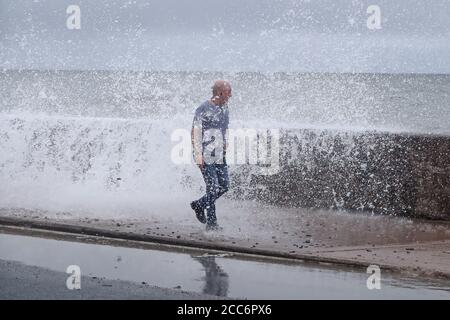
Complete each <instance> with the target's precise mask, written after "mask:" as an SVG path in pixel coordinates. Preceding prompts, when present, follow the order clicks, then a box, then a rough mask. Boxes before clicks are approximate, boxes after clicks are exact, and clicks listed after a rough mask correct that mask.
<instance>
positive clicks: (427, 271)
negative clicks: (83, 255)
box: [0, 217, 450, 279]
mask: <svg viewBox="0 0 450 320" xmlns="http://www.w3.org/2000/svg"><path fill="white" fill-rule="evenodd" d="M0 225H4V226H13V227H23V228H31V229H37V230H46V231H55V232H64V233H71V234H83V235H92V236H99V237H107V238H112V239H122V240H131V241H141V242H146V243H157V244H162V245H173V246H181V247H188V248H199V249H206V250H212V251H224V252H232V253H236V254H244V255H253V256H259V257H266V258H269V259H273V258H282V259H292V260H299V261H305V262H317V263H331V264H336V265H342V266H349V267H357V268H364V270H365V269H366V268H367V267H368V266H369V265H370V264H376V265H378V266H379V267H380V268H382V270H384V271H391V272H398V273H403V274H406V275H409V276H422V277H429V278H430V277H433V278H436V277H437V278H442V279H450V268H448V269H447V268H445V267H443V268H438V269H434V268H433V263H430V265H429V266H428V267H424V266H421V267H415V266H414V265H413V264H410V263H409V262H408V261H406V262H404V263H402V262H399V261H397V260H398V259H396V258H395V257H393V256H392V255H389V254H388V253H387V251H392V250H393V249H397V250H401V249H405V248H407V250H414V248H416V249H417V250H418V252H419V251H422V252H426V253H427V254H428V255H429V254H431V255H433V256H437V255H438V254H439V253H441V252H442V247H444V248H448V246H449V245H450V240H444V241H439V242H432V243H425V244H424V243H422V244H418V243H416V244H407V245H405V244H403V245H389V246H377V247H370V250H369V249H368V248H366V247H363V246H357V247H340V248H339V247H337V248H335V249H333V250H327V251H317V252H313V253H311V252H309V253H307V254H299V253H287V252H283V251H277V250H270V249H258V248H249V247H245V246H241V245H239V244H235V245H232V244H228V243H225V242H223V241H219V242H214V243H207V242H201V241H198V240H194V239H192V240H190V239H171V238H168V237H157V236H151V235H144V234H139V233H133V232H121V231H113V230H109V229H106V228H97V227H87V226H80V225H75V224H70V223H61V222H50V221H48V222H43V221H31V220H27V219H21V218H14V217H0ZM411 248H412V249H411ZM372 250H377V251H379V252H383V251H384V252H385V258H384V259H382V260H380V259H379V257H378V258H377V259H376V261H374V260H373V257H369V256H367V257H364V253H365V252H366V251H372ZM394 252H395V251H394ZM407 253H408V252H407ZM402 260H403V259H402Z"/></svg>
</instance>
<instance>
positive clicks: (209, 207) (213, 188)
mask: <svg viewBox="0 0 450 320" xmlns="http://www.w3.org/2000/svg"><path fill="white" fill-rule="evenodd" d="M217 171H218V170H217V166H216V165H214V164H207V165H205V166H204V167H203V169H202V175H203V179H204V180H205V184H206V194H205V195H204V196H203V197H201V198H200V199H199V200H198V202H199V204H200V205H201V206H202V207H203V208H205V209H206V214H207V219H206V223H207V224H209V225H214V224H216V223H217V218H216V206H215V204H214V202H215V201H216V199H217V195H218V193H219V190H220V186H219V178H218V174H217Z"/></svg>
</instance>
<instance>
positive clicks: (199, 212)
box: [191, 201, 206, 223]
mask: <svg viewBox="0 0 450 320" xmlns="http://www.w3.org/2000/svg"><path fill="white" fill-rule="evenodd" d="M191 208H192V210H194V211H195V216H196V217H197V219H198V221H200V222H201V223H206V216H205V210H204V209H203V208H202V207H201V206H200V205H199V203H198V201H192V202H191Z"/></svg>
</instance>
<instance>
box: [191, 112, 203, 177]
mask: <svg viewBox="0 0 450 320" xmlns="http://www.w3.org/2000/svg"><path fill="white" fill-rule="evenodd" d="M202 141H203V137H202V121H201V119H200V117H199V116H198V114H196V115H195V117H194V122H193V124H192V130H191V142H192V150H193V151H194V161H195V163H196V164H197V165H198V166H199V167H200V169H202V168H203V165H204V161H203V150H202V149H203V146H202Z"/></svg>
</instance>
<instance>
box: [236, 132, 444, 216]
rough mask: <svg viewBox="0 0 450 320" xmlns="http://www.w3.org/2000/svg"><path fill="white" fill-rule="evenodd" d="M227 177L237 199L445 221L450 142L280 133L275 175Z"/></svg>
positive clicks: (240, 172) (244, 171)
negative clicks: (230, 179)
mask: <svg viewBox="0 0 450 320" xmlns="http://www.w3.org/2000/svg"><path fill="white" fill-rule="evenodd" d="M231 171H232V172H233V174H232V183H233V188H232V193H231V195H232V196H234V197H238V198H245V199H258V200H262V201H267V202H269V203H273V204H277V205H283V206H290V207H308V208H335V209H346V210H365V211H371V212H375V213H381V214H393V215H406V216H414V217H426V218H431V219H446V220H450V137H441V136H432V135H428V136H425V135H406V134H392V133H380V132H341V131H319V130H308V129H301V130H283V131H282V132H281V139H280V171H279V172H278V173H277V174H273V175H258V174H252V173H251V170H250V168H249V166H245V165H244V166H239V167H236V168H234V170H231Z"/></svg>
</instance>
